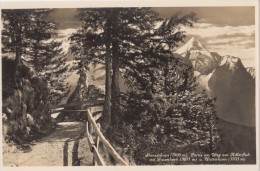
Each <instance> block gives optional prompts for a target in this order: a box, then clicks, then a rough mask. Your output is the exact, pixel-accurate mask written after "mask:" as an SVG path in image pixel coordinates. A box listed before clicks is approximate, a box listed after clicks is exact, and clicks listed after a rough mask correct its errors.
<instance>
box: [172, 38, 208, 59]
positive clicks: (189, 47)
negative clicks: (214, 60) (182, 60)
mask: <svg viewBox="0 0 260 171" xmlns="http://www.w3.org/2000/svg"><path fill="white" fill-rule="evenodd" d="M190 51H202V52H204V53H207V54H208V55H210V53H209V51H208V50H207V49H206V48H205V47H204V46H203V45H202V44H201V42H199V41H198V40H197V39H196V38H195V37H192V38H191V39H190V40H189V41H188V42H187V43H186V44H184V45H183V46H182V47H181V48H179V49H178V50H176V51H175V53H177V54H179V55H181V56H182V57H188V54H189V52H190Z"/></svg>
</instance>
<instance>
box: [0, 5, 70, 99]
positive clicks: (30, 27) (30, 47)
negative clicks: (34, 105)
mask: <svg viewBox="0 0 260 171" xmlns="http://www.w3.org/2000/svg"><path fill="white" fill-rule="evenodd" d="M52 11H53V10H52V9H33V10H27V9H23V10H3V11H2V15H3V19H4V30H3V32H2V36H3V45H4V46H3V53H6V54H8V53H9V55H10V54H12V53H14V54H15V61H16V66H17V68H18V67H19V65H20V63H21V62H23V63H25V64H27V65H29V66H30V67H31V68H33V70H34V73H35V74H36V76H37V77H41V78H45V79H46V80H48V86H49V89H50V97H49V98H50V101H51V102H52V104H57V103H59V102H60V101H61V99H62V97H64V96H65V95H66V93H67V92H68V87H67V86H66V85H64V83H63V81H64V79H65V76H64V74H63V73H64V72H65V71H66V70H67V67H68V66H66V63H65V60H66V59H65V58H64V55H63V54H62V48H61V44H62V42H58V41H55V40H52V39H53V38H54V36H56V27H55V23H52V22H50V21H48V20H47V18H48V16H49V15H50V14H51V13H52ZM17 68H16V69H15V71H14V72H15V73H13V75H14V81H15V82H17V78H16V75H17V74H16V72H17Z"/></svg>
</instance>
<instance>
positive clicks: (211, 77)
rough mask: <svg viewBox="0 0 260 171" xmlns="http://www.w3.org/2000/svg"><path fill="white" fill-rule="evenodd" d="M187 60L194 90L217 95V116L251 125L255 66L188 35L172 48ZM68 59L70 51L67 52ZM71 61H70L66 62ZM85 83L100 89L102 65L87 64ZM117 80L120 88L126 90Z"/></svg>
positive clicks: (74, 78)
mask: <svg viewBox="0 0 260 171" xmlns="http://www.w3.org/2000/svg"><path fill="white" fill-rule="evenodd" d="M173 54H175V56H179V57H182V58H185V59H187V61H191V63H192V65H193V67H194V75H195V77H196V78H197V81H198V89H205V90H207V92H208V94H210V95H211V96H212V97H216V98H217V102H216V111H217V115H218V116H219V118H220V119H223V120H225V121H228V122H232V123H236V124H241V125H245V126H255V69H254V68H253V67H250V68H245V67H244V65H243V63H242V61H241V59H240V58H238V57H233V56H229V55H227V56H221V55H219V54H218V53H217V52H210V51H209V50H207V49H206V48H205V46H204V45H203V44H202V43H201V42H199V41H198V40H197V39H196V38H194V37H192V38H191V39H190V40H189V41H187V43H186V44H184V45H183V46H182V47H180V48H179V49H178V50H176V51H173ZM67 56H69V57H68V58H69V60H71V54H69V52H68V55H67ZM70 63H72V61H71V62H70ZM89 75H90V76H89V78H88V79H89V84H94V85H97V86H98V87H100V88H102V89H103V90H104V86H105V68H104V66H102V65H97V66H96V67H94V66H92V67H90V71H89ZM77 79H78V75H77V74H76V73H75V72H73V73H72V75H71V76H70V77H69V78H68V79H67V82H69V84H71V85H72V86H74V83H73V82H75V84H76V82H77ZM123 82H124V81H123V80H120V85H121V86H120V87H121V90H122V91H126V87H124V84H123Z"/></svg>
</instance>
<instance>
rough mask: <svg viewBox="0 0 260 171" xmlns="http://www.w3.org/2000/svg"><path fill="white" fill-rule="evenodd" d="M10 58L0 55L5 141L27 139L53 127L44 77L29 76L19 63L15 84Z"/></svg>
mask: <svg viewBox="0 0 260 171" xmlns="http://www.w3.org/2000/svg"><path fill="white" fill-rule="evenodd" d="M13 65H14V62H13V60H11V59H5V58H3V59H2V68H3V70H2V91H3V93H2V94H3V97H2V116H3V117H2V118H3V136H4V139H5V141H7V142H8V141H13V142H15V143H24V142H29V141H31V140H33V139H35V138H37V137H39V136H41V135H42V134H45V133H47V132H48V131H50V130H51V129H52V128H53V124H52V122H51V117H50V103H49V101H48V94H49V90H48V88H47V82H46V80H44V79H40V78H37V77H36V76H33V73H32V72H30V69H29V68H28V67H26V66H25V65H23V64H22V65H21V66H20V69H19V71H18V87H16V86H14V83H13V81H12V79H11V78H12V74H11V73H12V72H13V71H12V68H13V67H12V66H13Z"/></svg>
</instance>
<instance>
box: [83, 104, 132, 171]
mask: <svg viewBox="0 0 260 171" xmlns="http://www.w3.org/2000/svg"><path fill="white" fill-rule="evenodd" d="M87 116H88V121H87V124H86V130H87V139H88V143H89V146H90V150H91V152H92V153H93V164H94V165H100V166H104V165H106V163H105V161H104V159H103V157H102V155H101V153H100V152H99V149H100V146H101V145H102V146H103V147H102V149H105V151H106V152H108V153H109V155H110V156H111V157H112V158H113V159H114V160H115V162H116V164H117V165H128V163H127V162H125V161H124V160H123V159H122V157H121V156H120V155H119V154H118V153H117V152H116V150H115V149H114V148H113V147H112V145H111V144H110V143H109V141H108V140H107V139H106V138H105V137H104V135H103V134H102V132H101V131H100V124H99V123H96V122H95V120H94V118H93V116H92V113H91V112H90V110H89V109H88V110H87ZM93 135H94V136H95V138H93ZM94 139H95V141H94Z"/></svg>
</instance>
